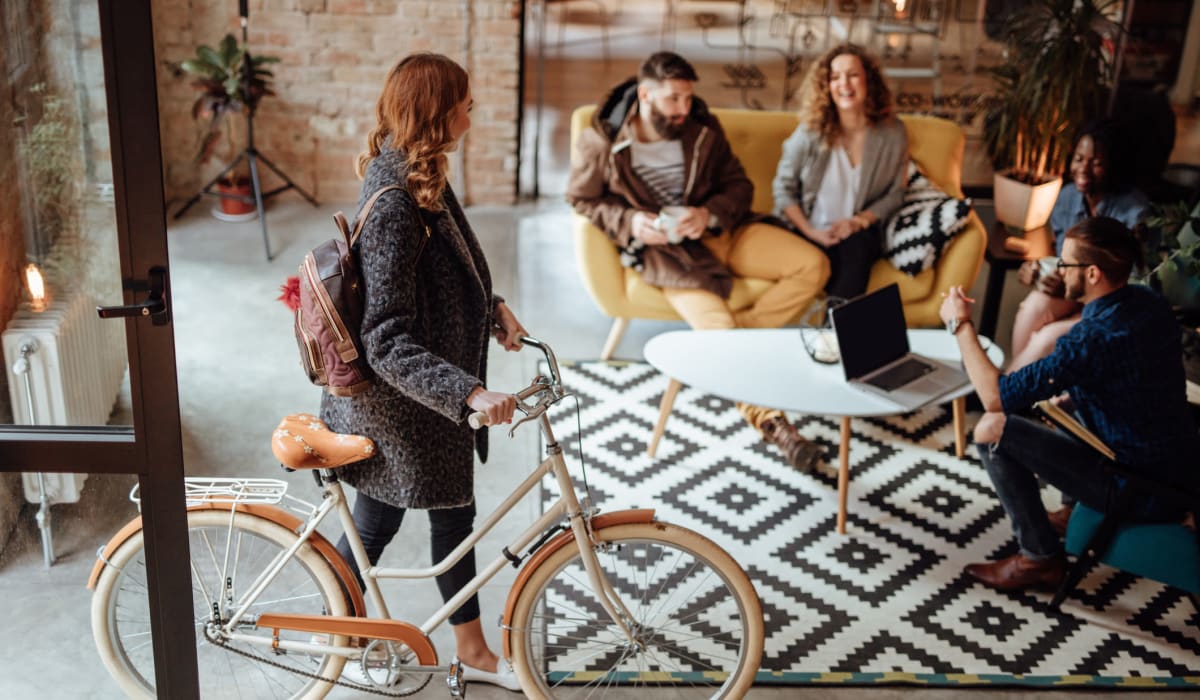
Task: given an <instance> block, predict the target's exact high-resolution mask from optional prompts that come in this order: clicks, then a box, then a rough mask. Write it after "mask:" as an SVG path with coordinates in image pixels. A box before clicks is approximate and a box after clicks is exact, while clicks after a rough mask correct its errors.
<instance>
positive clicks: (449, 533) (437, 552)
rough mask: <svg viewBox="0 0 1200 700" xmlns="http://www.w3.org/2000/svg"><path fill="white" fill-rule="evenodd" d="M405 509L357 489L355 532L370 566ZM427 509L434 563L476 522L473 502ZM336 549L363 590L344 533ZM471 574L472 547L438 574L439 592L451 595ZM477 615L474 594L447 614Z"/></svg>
mask: <svg viewBox="0 0 1200 700" xmlns="http://www.w3.org/2000/svg"><path fill="white" fill-rule="evenodd" d="M404 512H405V509H404V508H397V507H396V506H393V505H389V504H387V503H384V502H382V501H377V500H375V499H374V498H371V497H370V496H368V495H366V494H364V493H361V492H359V494H358V496H357V498H356V499H355V501H354V524H355V525H357V526H358V534H359V535H360V536H361V537H362V543H363V548H364V549H366V550H367V559H368V560H369V561H370V562H371V565H372V566H374V565H375V564H376V563H378V562H379V555H380V554H382V553H383V548H384V547H386V546H387V545H388V543H389V542H391V541H392V538H393V537H395V535H396V532H398V531H399V530H400V523H401V522H403V521H404ZM426 512H427V513H429V530H430V532H429V535H430V541H431V545H432V550H433V563H434V564H437V563H438V562H440V561H441V560H442V559H445V558H446V555H448V554H450V552H453V551H454V548H455V547H457V546H458V545H460V544H462V542H463V540H465V539H467V537H468V536H469V535H470V534H471V532H472V530H473V529H474V525H475V503H474V502H472V503H470V504H468V505H465V506H459V507H457V508H435V509H432V510H428V511H426ZM337 550H338V553H339V554H341V555H342V558H343V559H345V560H346V563H347V564H349V565H350V570H351V571H353V572H354V577H355V578H356V579H358V585H359V587H360V588H362V589H364V590H365V589H366V586H365V585H363V579H362V575H361V574H360V573H359V571H358V562H356V561H354V553H353V552H351V551H350V542H349V541H348V540H347V539H346V536H345V535H342V539H340V540H338V544H337ZM473 578H475V550H471V551H470V552H467V554H466V555H465V556H464V557H463V558H462V559H460V560H458V563H457V564H455V565H454V566H453V567H451V568H450V570H449V571H447V572H446V573H444V574H442V575H441V576H438V577H437V587H438V592H440V593H441V594H442V600H443V601H448V600H450V599H451V598H453V597H454V596H455V595H456V594H457V593H458V592H459V591H460V590H462V587H463V586H464V585H466V584H467V583H468V582H469V581H470V580H471V579H473ZM478 618H479V597H478V596H474V595H473V596H471V597H470V598H468V599H467V601H466V602H465V603H463V604H462V607H460V608H459V609H458V610H455V611H454V612H453V613H452V614H451V615H450V624H452V625H461V624H463V623H464V622H470V621H472V620H475V619H478Z"/></svg>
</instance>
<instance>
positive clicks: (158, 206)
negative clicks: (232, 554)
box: [0, 0, 199, 700]
mask: <svg viewBox="0 0 1200 700" xmlns="http://www.w3.org/2000/svg"><path fill="white" fill-rule="evenodd" d="M97 4H98V6H99V13H100V36H101V42H102V52H103V56H104V80H105V90H106V93H107V104H108V128H109V136H110V142H111V151H112V167H113V184H114V191H115V196H116V207H115V212H116V223H117V238H118V248H119V252H120V260H121V279H122V287H123V289H125V292H124V303H126V304H132V303H135V302H137V301H141V299H139V298H135V294H134V292H133V291H131V289H132V287H133V282H134V281H137V280H145V279H146V278H147V274H148V272H149V270H150V269H151V268H152V267H155V266H159V267H162V268H164V269H168V270H169V264H168V260H167V237H166V207H165V202H164V201H163V183H162V155H161V154H162V151H161V147H160V142H159V128H158V94H157V89H156V83H155V65H156V64H155V59H154V31H153V27H152V25H151V13H150V0H98V3H97ZM166 297H167V300H168V305H169V304H170V289H168V290H167V294H166ZM109 322H110V323H118V322H120V321H109ZM125 324H126V326H125V329H126V344H127V347H128V354H129V376H130V389H131V397H132V407H133V427H132V428H128V427H99V428H80V427H71V426H67V427H62V426H60V427H57V428H35V427H32V426H14V427H0V472H2V471H31V470H33V471H43V472H87V473H91V474H137V475H138V480H139V482H140V484H141V486H140V490H141V498H142V505H141V509H142V522H143V529H144V537H145V548H146V569H147V584H148V588H149V601H148V602H149V606H150V626H151V635H152V638H153V644H154V671H155V677H156V686H157V691H158V696H159V697H160V698H172V699H173V700H174V699H175V698H181V699H187V698H199V684H198V680H197V671H196V645H195V640H194V637H193V635H192V633H191V630H192V629H193V626H194V616H193V608H192V584H191V571H190V566H189V557H188V538H187V521H186V517H185V504H184V496H183V493H184V490H183V448H182V441H181V429H180V418H179V391H178V384H177V381H176V369H175V339H174V330H173V327H172V325H171V324H170V323H168V324H166V325H161V326H155V325H153V324H152V322H151V320H150V318H149V317H138V318H136V319H129V320H127V321H125ZM14 465H19V466H14ZM185 630H186V631H187V634H180V632H182V631H185Z"/></svg>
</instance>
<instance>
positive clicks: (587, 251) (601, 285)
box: [572, 214, 629, 318]
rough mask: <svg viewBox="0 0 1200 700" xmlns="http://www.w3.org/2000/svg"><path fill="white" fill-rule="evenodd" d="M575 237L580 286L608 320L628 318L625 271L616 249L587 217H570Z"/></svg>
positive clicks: (577, 215)
mask: <svg viewBox="0 0 1200 700" xmlns="http://www.w3.org/2000/svg"><path fill="white" fill-rule="evenodd" d="M572 229H573V231H574V235H575V261H576V263H577V264H578V265H579V274H580V277H582V279H583V286H584V287H586V288H587V291H588V294H590V295H591V297H592V300H593V301H595V302H596V306H598V307H600V310H601V311H602V312H604V313H605V314H606V315H608V316H612V317H614V318H617V317H627V316H629V311H628V309H626V306H627V301H626V299H625V268H623V267H621V256H620V254H619V253H618V252H617V247H616V246H615V245H613V242H612V241H611V240H609V238H608V236H606V235H604V232H603V231H601V230H600V229H598V228H596V227H595V226H594V225H592V222H590V221H588V220H587V217H584V216H580V215H579V214H573V215H572Z"/></svg>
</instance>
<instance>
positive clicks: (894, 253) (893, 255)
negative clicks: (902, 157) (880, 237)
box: [883, 160, 971, 275]
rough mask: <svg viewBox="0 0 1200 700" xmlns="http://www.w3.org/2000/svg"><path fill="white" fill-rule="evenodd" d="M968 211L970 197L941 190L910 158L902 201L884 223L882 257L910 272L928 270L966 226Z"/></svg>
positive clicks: (913, 273)
mask: <svg viewBox="0 0 1200 700" xmlns="http://www.w3.org/2000/svg"><path fill="white" fill-rule="evenodd" d="M970 211H971V200H970V199H955V198H954V197H951V196H950V195H948V194H946V193H945V192H942V191H941V190H939V189H938V188H937V186H936V185H934V184H933V183H932V182H930V181H929V178H927V177H925V175H924V174H923V173H922V172H921V171H920V169H919V168H917V164H916V163H914V162H912V161H911V160H910V161H909V162H908V180H907V188H906V189H905V192H904V203H903V204H901V205H900V208H899V209H898V210H896V213H895V214H893V215H892V217H891V218H890V219H888V220H887V221H886V222H885V223H884V229H883V233H884V244H883V257H884V258H885V259H887V260H888V262H890V263H892V265H894V266H895V267H896V269H898V270H900V271H901V272H906V273H908V274H910V275H917V274H919V273H921V272H924V271H925V270H928V269H929V268H931V267H933V266H934V265H936V264H937V261H938V258H939V257H941V255H942V251H944V250H945V249H946V246H947V245H949V243H950V241H951V240H953V239H954V236H956V235H958V233H959V232H960V231H962V230H963V229H964V228H966V227H967V215H968V214H969V213H970Z"/></svg>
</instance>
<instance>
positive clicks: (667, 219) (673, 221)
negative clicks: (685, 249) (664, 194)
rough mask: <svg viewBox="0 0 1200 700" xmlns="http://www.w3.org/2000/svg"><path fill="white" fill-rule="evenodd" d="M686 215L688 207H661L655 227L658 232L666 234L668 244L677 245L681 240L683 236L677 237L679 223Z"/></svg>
mask: <svg viewBox="0 0 1200 700" xmlns="http://www.w3.org/2000/svg"><path fill="white" fill-rule="evenodd" d="M687 213H688V207H682V206H678V205H672V206H669V207H663V208H662V209H661V210H659V212H658V220H657V222H656V223H655V225H656V226H657V227H658V230H659V231H662V232H663V233H665V234H667V242H668V243H679V242H680V241H682V240H683V236H681V235H679V221H680V219H682V218H683V217H684V216H686V215H687Z"/></svg>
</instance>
